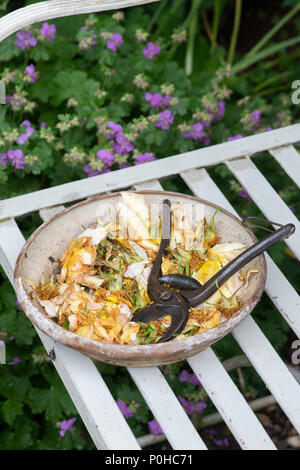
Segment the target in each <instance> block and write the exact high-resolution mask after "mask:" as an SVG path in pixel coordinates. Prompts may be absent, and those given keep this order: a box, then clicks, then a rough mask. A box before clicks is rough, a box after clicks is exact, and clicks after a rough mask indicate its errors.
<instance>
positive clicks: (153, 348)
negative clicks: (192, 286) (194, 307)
mask: <svg viewBox="0 0 300 470" xmlns="http://www.w3.org/2000/svg"><path fill="white" fill-rule="evenodd" d="M134 192H136V193H140V194H145V195H147V194H149V195H150V194H157V195H161V196H162V197H163V198H166V197H168V195H169V196H172V197H174V198H176V197H179V198H181V199H182V198H184V199H190V200H192V201H195V202H197V203H202V204H205V205H208V206H211V207H213V208H215V209H220V211H221V213H224V214H226V215H227V216H229V218H232V219H233V220H235V221H236V222H237V223H238V224H239V225H240V226H241V227H242V229H243V230H244V231H246V232H247V233H248V234H249V235H250V237H251V239H252V240H253V243H255V242H256V241H257V239H256V237H255V235H254V234H253V232H252V231H251V230H250V229H248V228H247V227H245V226H244V225H243V224H242V222H241V220H240V219H238V218H237V217H236V216H235V215H233V214H231V213H230V212H229V211H227V210H226V209H224V208H223V207H221V206H219V205H217V204H214V203H212V202H210V201H207V200H205V199H201V198H198V197H196V196H191V195H187V194H182V193H177V192H171V191H159V190H138V191H134ZM116 196H120V192H114V193H108V194H107V193H106V194H101V195H98V196H94V197H91V198H88V199H86V200H84V201H81V202H79V203H77V204H74V205H72V206H70V207H68V208H66V209H64V210H62V211H61V212H59V213H58V214H55V215H54V216H53V217H51V218H50V219H49V220H47V221H46V222H44V223H43V224H42V225H41V226H40V227H38V229H37V230H35V232H34V233H33V234H32V235H31V236H30V237H29V238H28V240H27V241H26V243H25V245H24V246H23V248H22V250H21V252H20V254H19V256H18V259H17V262H16V267H15V271H14V287H15V291H16V294H17V298H18V301H19V302H20V304H21V306H22V308H23V310H24V312H25V314H26V315H27V317H28V318H29V319H30V320H31V322H32V323H33V324H34V325H35V326H36V327H37V328H38V329H39V330H41V331H43V332H44V333H45V334H47V335H48V336H50V337H51V338H52V339H54V340H55V341H58V342H60V343H63V344H64V345H65V346H68V347H71V348H73V349H76V350H79V351H81V352H83V353H84V354H87V355H88V356H90V357H93V358H96V359H100V360H102V361H103V362H108V363H110V364H116V365H128V364H129V365H135V362H136V365H137V366H152V365H153V364H156V365H157V364H166V363H170V362H174V361H172V360H170V355H175V356H176V357H178V355H179V354H182V356H183V357H182V358H186V357H189V356H191V355H193V354H196V353H197V352H199V351H201V350H202V349H205V348H206V347H208V346H209V345H210V344H212V343H214V342H215V341H218V340H219V339H221V338H222V337H223V336H225V335H226V334H228V333H230V332H231V331H232V330H233V328H235V327H236V326H238V325H239V324H240V323H241V322H242V321H243V320H244V319H245V318H246V317H247V316H248V314H249V313H250V312H251V311H252V310H253V309H254V307H255V306H256V304H257V303H258V301H259V299H260V297H261V295H262V292H263V290H264V286H265V282H266V275H267V267H266V260H265V256H264V255H263V254H262V255H260V256H259V259H260V265H261V269H260V277H261V282H260V284H259V287H258V289H257V290H256V291H255V293H254V295H253V296H252V297H251V299H250V300H249V301H248V303H247V304H246V305H244V306H242V308H241V309H240V310H239V311H238V312H237V314H236V315H234V316H233V317H231V318H229V319H228V320H226V321H225V322H223V323H221V324H219V325H218V326H216V327H214V328H211V329H209V330H206V331H203V332H201V333H198V334H197V335H193V336H189V337H187V338H183V339H180V340H178V341H171V342H166V343H160V344H150V345H137V346H136V345H118V344H110V343H106V342H101V341H96V340H92V339H88V338H85V337H83V336H80V335H77V334H76V333H73V332H71V331H69V330H66V329H65V328H63V327H61V326H60V325H58V324H57V323H55V322H54V321H53V320H51V319H50V318H49V317H48V316H47V314H45V312H44V309H43V307H40V308H41V310H39V309H38V308H37V307H35V306H34V305H33V304H32V302H31V299H30V298H29V296H28V295H27V293H26V291H25V289H24V286H23V279H22V277H21V267H22V262H23V259H24V257H25V256H27V254H26V253H27V249H28V247H29V246H30V244H31V243H32V241H33V240H34V239H35V237H36V236H37V235H39V233H40V232H41V231H42V230H43V229H44V228H45V227H46V226H48V225H50V224H51V223H52V221H54V220H55V219H57V218H59V217H62V216H64V214H66V213H68V212H70V211H72V210H74V209H76V208H78V207H81V206H84V205H86V204H89V203H91V202H94V201H97V200H99V201H100V200H102V199H108V198H110V197H116ZM42 312H43V313H42ZM201 344H204V345H205V347H203V348H201ZM194 350H196V351H194ZM166 357H169V359H168V360H167V359H166ZM178 360H180V359H178V358H177V359H176V361H178Z"/></svg>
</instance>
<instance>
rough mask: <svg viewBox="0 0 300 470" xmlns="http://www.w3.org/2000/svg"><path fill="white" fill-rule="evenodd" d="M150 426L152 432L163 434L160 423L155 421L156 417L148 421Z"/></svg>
mask: <svg viewBox="0 0 300 470" xmlns="http://www.w3.org/2000/svg"><path fill="white" fill-rule="evenodd" d="M148 427H149V431H150V432H151V434H154V435H155V436H159V435H161V434H163V431H162V429H161V427H160V425H159V424H158V422H157V421H155V419H153V420H152V421H149V422H148Z"/></svg>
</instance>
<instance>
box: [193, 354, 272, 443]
mask: <svg viewBox="0 0 300 470" xmlns="http://www.w3.org/2000/svg"><path fill="white" fill-rule="evenodd" d="M188 363H189V364H190V366H191V367H192V369H193V371H194V372H195V374H196V375H197V377H198V379H199V381H200V383H201V384H202V385H203V387H204V388H205V390H206V392H207V394H208V396H209V398H210V399H211V400H212V402H213V403H214V405H215V407H216V408H217V409H218V411H219V413H220V415H221V416H222V418H223V419H224V421H225V422H226V424H227V426H228V427H229V429H230V431H231V432H232V434H233V435H234V437H235V439H236V441H237V443H238V444H239V445H240V446H241V448H242V449H245V450H275V449H276V447H275V445H274V443H273V442H272V440H271V439H270V437H269V436H268V434H267V433H266V431H265V429H264V428H263V426H262V424H261V423H260V422H259V420H258V419H257V417H256V416H255V414H254V412H253V411H252V409H251V408H250V406H249V405H248V403H247V402H246V400H245V399H244V397H243V396H242V394H241V392H240V391H239V390H238V388H237V387H236V386H235V384H234V383H233V381H232V380H231V378H230V376H229V375H228V373H227V372H226V370H225V369H224V367H223V365H222V364H221V362H220V361H219V360H218V358H217V356H216V355H215V353H214V352H213V350H212V349H211V348H208V349H206V350H205V351H203V352H201V353H199V354H197V355H196V356H193V357H190V358H189V359H188Z"/></svg>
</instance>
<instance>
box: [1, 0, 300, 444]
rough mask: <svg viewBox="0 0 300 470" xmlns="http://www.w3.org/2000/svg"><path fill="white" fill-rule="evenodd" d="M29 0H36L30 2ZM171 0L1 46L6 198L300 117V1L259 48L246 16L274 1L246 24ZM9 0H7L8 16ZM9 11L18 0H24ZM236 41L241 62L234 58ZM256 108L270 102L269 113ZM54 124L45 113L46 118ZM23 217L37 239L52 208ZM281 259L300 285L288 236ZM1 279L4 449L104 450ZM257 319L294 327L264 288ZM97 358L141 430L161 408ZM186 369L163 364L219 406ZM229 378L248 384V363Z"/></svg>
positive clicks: (280, 341)
mask: <svg viewBox="0 0 300 470" xmlns="http://www.w3.org/2000/svg"><path fill="white" fill-rule="evenodd" d="M30 3H35V2H34V1H30V2H26V4H30ZM171 3H172V5H170V2H168V1H162V2H160V3H158V4H153V5H147V6H144V7H140V8H130V9H128V10H125V11H124V15H125V19H124V20H123V19H122V16H120V15H119V16H118V13H117V16H116V15H115V12H113V13H103V14H101V15H89V16H87V15H79V16H74V17H72V18H60V19H57V20H55V21H53V23H54V24H55V25H56V28H57V33H56V36H55V39H51V40H47V39H45V38H43V36H42V35H41V32H40V29H41V26H42V25H34V26H33V27H32V28H31V31H32V35H33V36H34V37H35V38H37V45H36V46H35V47H31V48H30V49H26V50H25V51H22V50H21V49H20V48H19V47H17V46H15V39H16V35H12V36H11V37H9V38H7V39H6V40H5V41H3V42H2V43H0V63H1V65H2V67H0V68H1V77H0V78H1V79H2V80H5V82H6V88H7V95H8V96H10V97H12V100H10V101H9V103H8V104H7V105H6V106H0V129H1V133H0V194H1V199H5V198H10V197H15V196H18V195H20V194H25V193H28V192H32V191H38V190H40V189H43V188H45V187H49V186H54V185H57V184H63V183H67V182H70V181H74V180H76V179H80V178H84V177H86V173H90V174H99V173H101V172H103V170H104V171H109V170H111V171H114V170H118V169H119V168H122V167H123V165H124V164H126V165H135V164H136V162H137V156H138V155H141V154H149V153H150V154H151V155H152V156H153V157H154V158H164V157H166V156H170V155H175V154H177V153H182V152H188V151H190V150H194V149H197V148H202V147H205V146H206V145H208V144H218V143H221V142H224V141H226V140H227V139H228V138H229V137H233V136H236V135H237V134H242V135H243V136H247V135H252V134H253V133H258V132H263V131H265V130H266V129H267V128H268V127H272V128H278V127H282V126H285V125H289V124H290V123H292V122H295V121H297V120H299V106H298V107H297V106H295V105H293V104H292V103H291V100H290V98H289V94H290V91H291V90H290V83H291V82H292V81H293V80H294V79H299V73H300V65H299V60H298V59H299V55H300V54H299V49H298V48H297V47H295V46H296V44H297V43H298V42H299V31H300V24H299V20H298V19H296V17H294V13H295V12H296V11H297V4H298V2H296V1H292V0H285V1H284V2H283V9H284V11H283V13H282V19H281V20H280V21H279V20H278V18H277V20H276V18H275V17H274V18H275V19H274V18H273V15H272V18H271V19H269V18H267V23H270V24H269V29H268V31H269V32H267V33H266V34H265V35H264V36H263V38H262V40H261V41H259V42H258V43H257V44H256V46H255V44H251V47H249V50H248V49H247V50H244V49H243V48H242V47H241V46H240V44H239V37H240V34H241V30H242V26H243V21H244V20H248V21H250V20H251V19H252V20H253V17H254V18H255V19H256V16H257V15H258V16H257V17H261V18H265V17H266V12H265V11H264V9H262V10H260V11H258V12H257V11H256V10H255V9H251V8H248V6H247V10H246V9H245V8H244V9H243V11H242V15H241V24H240V29H239V27H238V26H239V15H240V13H241V11H240V10H238V11H237V13H236V20H235V21H234V9H232V6H233V2H227V1H226V0H214V1H213V0H202V1H198V0H197V1H193V2H185V1H184V0H176V1H175V0H174V1H173V2H171ZM238 3H239V4H240V5H241V2H238ZM245 3H246V2H244V5H245ZM6 4H7V2H6V1H2V2H0V15H1V14H2V13H3V12H5V8H6ZM247 5H248V4H247ZM227 6H228V8H229V9H228V12H229V13H227V10H226V7H227ZM8 8H13V6H12V2H9V4H8ZM285 8H286V9H287V10H285ZM254 10H255V11H254ZM204 13H205V15H203V14H204ZM229 14H230V15H231V17H230V24H235V28H234V31H233V37H232V39H231V35H230V33H228V32H227V33H226V28H225V33H224V26H226V24H225V18H227V20H226V21H229V19H228V15H229ZM251 15H252V16H251ZM205 18H206V20H207V23H208V26H211V28H210V29H211V34H209V33H208V32H209V30H210V29H209V28H207V24H206V26H205V24H204V20H203V19H205ZM288 21H289V22H291V21H293V28H294V30H295V31H296V33H295V37H291V36H290V34H288V35H287V36H286V35H284V34H283V33H286V29H285V28H284V26H285V25H286V24H287V22H288ZM288 24H290V23H288ZM82 27H83V28H82ZM115 33H119V34H121V35H122V38H123V42H122V44H121V45H120V46H119V47H118V48H117V50H116V51H114V50H111V49H109V48H108V47H107V41H108V40H109V38H110V36H111V35H112V34H115ZM221 33H222V34H221ZM275 33H276V36H275ZM224 35H225V36H226V38H225V41H224V40H223V41H222V40H221V39H222V38H223V36H224ZM274 38H275V39H274ZM93 40H95V41H96V42H97V44H93ZM148 41H151V42H153V43H155V44H156V45H159V46H160V48H161V50H160V53H159V54H158V55H157V56H155V57H154V58H153V59H151V60H149V59H147V58H146V57H145V55H144V54H143V49H144V48H145V47H147V43H148ZM230 42H231V44H232V46H231V51H230V61H231V60H232V68H230V67H229V66H228V65H227V63H226V58H227V57H228V51H227V47H228V46H229V45H230ZM225 46H226V47H225ZM29 65H34V66H35V73H36V76H35V77H34V81H32V80H31V77H30V74H28V72H26V67H28V66H29ZM147 92H150V93H152V94H155V93H160V94H161V95H162V96H163V97H164V98H166V97H167V96H171V97H172V99H171V101H170V103H168V104H166V105H164V107H163V105H161V107H155V106H152V105H151V104H150V103H149V101H147V100H146V99H145V94H146V93H147ZM223 103H224V104H225V110H224V112H223V111H222V109H221V108H222V104H223ZM166 109H169V110H170V111H171V113H172V117H173V118H174V120H173V121H172V122H170V123H169V129H167V128H162V127H159V126H157V125H156V124H157V123H159V115H160V113H161V112H163V111H164V110H166ZM254 111H256V112H257V111H259V112H260V115H259V118H258V119H257V122H255V121H254V115H253V112H254ZM24 121H30V126H31V128H32V129H33V130H34V132H33V133H32V135H30V137H29V138H28V140H27V141H26V142H25V143H23V144H22V143H19V142H18V139H19V137H20V136H21V135H22V134H24V132H25V131H26V129H25V126H24V124H22V123H24ZM111 121H113V122H114V123H116V124H119V125H121V126H122V132H123V134H124V136H125V137H126V138H127V139H128V140H129V142H130V143H131V144H132V145H133V147H134V149H133V150H130V151H125V152H122V151H119V150H117V149H116V148H115V147H114V144H115V141H114V138H112V137H109V134H111V133H112V131H111V128H110V127H109V125H108V123H109V122H111ZM42 122H45V123H46V124H45V127H43V128H42V129H41V128H40V124H41V123H42ZM199 123H200V124H201V123H202V131H203V133H202V134H201V132H200V133H199V134H197V135H195V134H194V135H192V137H194V138H192V137H191V136H190V137H188V135H187V134H186V133H191V132H192V131H193V127H192V126H194V125H195V124H199ZM204 123H205V124H204ZM17 149H19V150H22V152H23V155H24V168H18V167H16V164H15V163H13V162H11V161H6V162H5V161H4V160H3V161H2V160H1V159H2V155H1V154H7V152H8V151H9V150H17ZM99 150H108V151H110V152H112V153H113V154H114V157H115V159H114V162H113V164H112V165H111V167H109V168H105V165H104V166H103V162H102V161H100V160H99V159H98V158H97V152H98V151H99ZM255 158H256V164H257V166H258V167H259V168H260V169H261V170H262V171H263V173H264V174H265V175H266V177H267V178H268V179H269V181H270V183H271V184H272V185H273V186H274V187H275V189H277V190H278V191H280V195H281V197H282V198H283V199H284V200H285V202H286V203H287V204H288V205H289V206H291V207H292V209H293V210H294V211H295V212H296V215H297V216H298V217H299V215H300V206H299V192H297V190H296V188H295V186H294V184H293V182H292V181H291V180H290V179H289V178H288V177H287V176H286V174H285V173H284V172H283V170H282V169H281V168H279V167H278V165H277V164H276V163H274V161H273V160H272V159H271V158H270V156H269V155H260V156H257V157H255ZM1 162H2V164H1ZM87 167H88V168H89V169H88V170H87ZM84 170H85V171H84ZM209 172H210V175H211V176H212V178H213V179H214V180H215V182H216V183H217V185H218V186H219V187H220V189H221V190H222V192H223V193H224V194H225V195H226V196H227V197H228V199H229V200H230V201H231V202H232V204H233V205H234V206H235V208H236V209H237V210H238V212H239V213H240V214H241V215H242V216H246V215H249V214H251V215H260V212H259V210H258V209H257V207H256V206H255V205H254V203H253V202H252V201H251V200H249V199H243V198H241V197H240V195H239V193H240V191H241V189H242V188H241V186H240V185H239V183H238V182H237V181H236V180H235V179H234V178H233V176H232V174H231V173H230V172H229V170H228V169H227V168H226V167H225V166H224V165H220V166H218V167H216V168H212V169H210V170H209ZM87 184H88V183H87ZM162 184H163V186H164V188H165V189H166V190H171V191H179V192H184V193H187V194H190V190H189V189H188V188H187V187H186V186H185V184H184V182H183V180H181V178H180V177H176V178H170V179H168V180H166V181H163V182H162ZM18 223H19V224H20V227H21V229H22V232H23V233H24V235H25V237H26V238H27V237H28V236H29V235H30V234H31V233H32V232H33V231H34V230H35V229H36V228H37V227H38V226H39V225H40V223H41V219H40V218H39V216H38V215H37V214H34V215H29V216H27V217H26V218H22V219H20V220H19V221H18ZM271 256H272V257H273V258H274V260H275V261H276V262H277V263H278V265H279V266H280V268H281V269H282V270H283V272H284V273H285V274H286V275H287V277H288V279H289V280H290V281H291V282H292V284H293V285H294V287H295V288H296V289H298V290H299V289H300V284H299V274H298V271H297V269H298V265H297V262H296V260H295V259H294V258H293V256H292V254H291V253H290V252H289V251H287V250H286V247H285V246H284V244H280V245H278V246H276V247H273V248H272V250H271ZM0 276H1V279H0V339H4V340H5V341H6V351H7V365H5V366H0V368H1V377H0V449H78V450H80V449H91V448H93V447H94V444H93V442H92V441H91V438H90V437H89V435H88V433H87V431H86V429H85V427H84V425H83V423H82V422H81V420H80V418H79V416H78V413H77V411H76V409H75V407H74V405H73V403H72V401H71V398H70V397H69V395H68V394H67V392H66V390H65V388H64V385H63V384H62V382H61V380H60V378H59V376H58V374H57V373H56V371H55V368H54V365H53V364H52V362H51V360H50V359H49V357H48V356H47V354H46V352H45V351H44V349H43V347H42V346H41V343H40V340H39V339H38V336H37V334H36V331H35V329H34V327H33V326H32V324H31V323H30V321H29V320H28V319H27V318H26V316H25V314H24V313H23V312H22V311H20V310H19V309H18V307H17V305H16V298H15V294H14V291H13V289H12V287H11V286H10V284H9V282H8V280H7V279H6V278H5V276H4V274H2V275H0ZM254 319H255V320H256V321H257V323H258V325H259V326H260V328H261V329H262V330H263V332H264V333H265V335H266V336H267V337H268V339H269V340H270V341H271V343H272V345H273V346H274V347H275V348H276V349H277V350H281V348H283V347H284V346H285V345H286V342H287V337H288V336H287V335H288V331H289V329H288V328H287V325H286V323H285V322H284V321H283V320H282V317H281V315H280V314H279V313H278V312H277V311H276V310H275V309H274V307H273V305H272V304H271V303H270V301H269V300H268V299H267V298H266V297H265V296H264V297H263V298H262V300H261V302H260V303H259V305H258V306H257V307H256V309H255V312H254ZM214 350H215V352H216V354H217V355H218V357H219V358H220V359H221V360H222V361H223V360H226V359H228V358H230V357H232V356H235V355H238V354H241V353H242V351H241V350H240V348H239V346H238V344H237V343H236V342H235V340H234V339H233V338H232V336H231V335H228V336H226V337H225V338H223V339H222V340H221V341H219V342H217V343H216V344H215V345H214ZM96 366H97V368H98V369H99V371H100V373H101V374H102V376H103V378H104V380H105V382H106V383H107V385H108V387H109V388H110V390H111V391H112V394H113V396H114V398H115V399H116V400H117V401H120V402H125V404H126V406H127V407H128V408H129V409H130V410H131V411H132V414H133V416H132V417H130V418H128V423H129V425H130V426H131V428H132V429H133V432H134V433H135V435H136V436H141V435H143V434H145V433H148V432H149V429H148V422H149V421H150V420H152V419H153V417H152V415H151V412H150V410H149V409H148V407H147V406H146V403H145V401H144V400H143V398H142V396H141V395H140V393H139V391H138V390H137V389H136V387H135V386H134V385H133V382H132V380H131V378H130V377H129V374H128V372H127V371H126V369H124V368H117V367H114V366H111V365H107V364H101V363H98V362H96ZM184 367H187V366H186V365H184V364H181V363H178V364H173V365H169V366H165V367H163V368H162V369H163V373H164V374H165V376H166V378H167V380H168V381H169V383H170V385H171V387H172V389H173V390H174V392H175V393H176V395H177V396H180V397H184V398H185V399H186V400H192V401H194V402H197V401H205V402H206V404H207V408H206V409H205V411H204V413H209V412H212V411H214V407H213V405H212V402H210V400H209V398H208V397H207V396H206V394H205V392H204V391H203V389H202V388H200V387H195V386H194V385H193V384H192V383H190V382H188V381H184V382H182V381H180V380H179V379H178V376H179V374H180V372H181V371H182V369H183V368H184ZM189 372H190V373H191V371H189ZM243 373H244V378H245V382H246V391H247V394H248V397H249V398H251V397H260V396H263V395H264V394H266V393H267V392H266V388H265V386H264V384H263V383H262V381H261V380H260V379H259V377H258V376H257V374H256V373H255V372H254V371H253V369H252V368H248V369H245V370H243ZM231 375H232V378H233V380H234V381H235V383H236V384H237V386H239V381H238V377H237V375H236V373H235V372H232V373H231ZM99 400H100V401H101V398H99ZM73 417H76V418H77V420H76V422H75V423H74V425H73V426H72V428H71V429H70V430H68V431H67V432H66V434H65V436H61V435H60V434H59V430H60V424H61V422H62V421H65V420H68V419H71V418H73Z"/></svg>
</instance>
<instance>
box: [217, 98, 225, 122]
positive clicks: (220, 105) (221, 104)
mask: <svg viewBox="0 0 300 470" xmlns="http://www.w3.org/2000/svg"><path fill="white" fill-rule="evenodd" d="M218 111H219V116H218V120H219V119H222V118H223V117H224V114H225V101H219V102H218Z"/></svg>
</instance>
